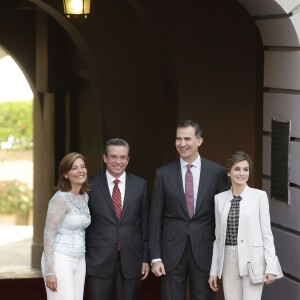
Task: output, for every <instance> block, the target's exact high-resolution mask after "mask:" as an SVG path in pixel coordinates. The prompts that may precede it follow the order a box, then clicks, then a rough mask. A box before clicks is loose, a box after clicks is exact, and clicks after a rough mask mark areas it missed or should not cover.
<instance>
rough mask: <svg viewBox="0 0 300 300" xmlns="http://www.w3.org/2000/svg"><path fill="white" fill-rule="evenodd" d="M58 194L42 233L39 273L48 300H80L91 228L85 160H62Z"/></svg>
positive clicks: (70, 157)
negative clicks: (42, 243) (87, 236)
mask: <svg viewBox="0 0 300 300" xmlns="http://www.w3.org/2000/svg"><path fill="white" fill-rule="evenodd" d="M56 190H57V192H56V193H55V194H54V195H53V197H52V198H51V200H50V202H49V205H48V211H47V217H46V224H45V230H44V253H43V256H42V272H43V276H44V279H45V285H46V292H47V299H48V300H49V299H50V300H52V299H55V300H59V299H63V300H82V299H83V291H84V281H85V229H86V228H87V227H88V226H89V225H90V222H91V217H90V212H89V209H88V194H87V192H88V191H89V190H90V186H89V185H88V183H87V170H86V162H85V158H84V157H83V156H82V155H81V154H79V153H75V152H72V153H69V154H67V155H65V156H64V157H63V159H62V160H61V162H60V165H59V170H58V183H57V186H56Z"/></svg>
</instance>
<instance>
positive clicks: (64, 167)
mask: <svg viewBox="0 0 300 300" xmlns="http://www.w3.org/2000/svg"><path fill="white" fill-rule="evenodd" d="M77 158H81V159H82V160H83V162H84V164H85V166H86V160H85V158H84V156H83V155H82V154H80V153H77V152H71V153H68V154H66V155H65V156H64V157H63V158H62V160H61V161H60V164H59V167H58V180H57V185H56V187H55V189H56V190H60V191H63V192H69V191H70V190H71V189H72V186H71V183H70V181H69V180H68V179H67V178H65V177H64V174H66V173H68V172H69V171H70V170H71V169H72V166H73V164H74V162H75V160H76V159H77ZM90 190H91V186H90V184H88V183H87V179H86V181H85V182H84V183H83V184H82V186H81V188H80V191H79V193H80V194H83V193H84V192H88V191H90Z"/></svg>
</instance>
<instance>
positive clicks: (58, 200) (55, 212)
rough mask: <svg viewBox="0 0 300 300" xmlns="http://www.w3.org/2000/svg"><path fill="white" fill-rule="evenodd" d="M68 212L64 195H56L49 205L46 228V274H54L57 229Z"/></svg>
mask: <svg viewBox="0 0 300 300" xmlns="http://www.w3.org/2000/svg"><path fill="white" fill-rule="evenodd" d="M66 213H67V203H66V201H65V199H64V197H63V196H62V195H54V197H53V198H52V199H51V200H50V202H49V205H48V211H47V217H46V224H45V229H44V257H45V274H46V276H48V275H54V274H55V270H54V248H55V237H56V234H57V231H58V229H59V227H60V225H61V223H62V221H63V219H64V217H65V215H66Z"/></svg>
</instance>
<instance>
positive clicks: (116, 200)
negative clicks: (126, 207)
mask: <svg viewBox="0 0 300 300" xmlns="http://www.w3.org/2000/svg"><path fill="white" fill-rule="evenodd" d="M119 182H120V180H119V179H115V180H114V183H115V186H114V189H113V192H112V201H113V204H114V207H115V211H116V214H117V217H118V219H119V220H120V218H121V213H122V203H121V192H120V189H119V186H118V184H119Z"/></svg>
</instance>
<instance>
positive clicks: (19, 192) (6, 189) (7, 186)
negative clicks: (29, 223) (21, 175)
mask: <svg viewBox="0 0 300 300" xmlns="http://www.w3.org/2000/svg"><path fill="white" fill-rule="evenodd" d="M31 208H32V190H31V189H30V188H29V187H28V185H27V184H26V183H23V182H21V181H18V180H12V181H2V182H1V183H0V213H5V214H12V213H28V212H29V211H30V210H31Z"/></svg>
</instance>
